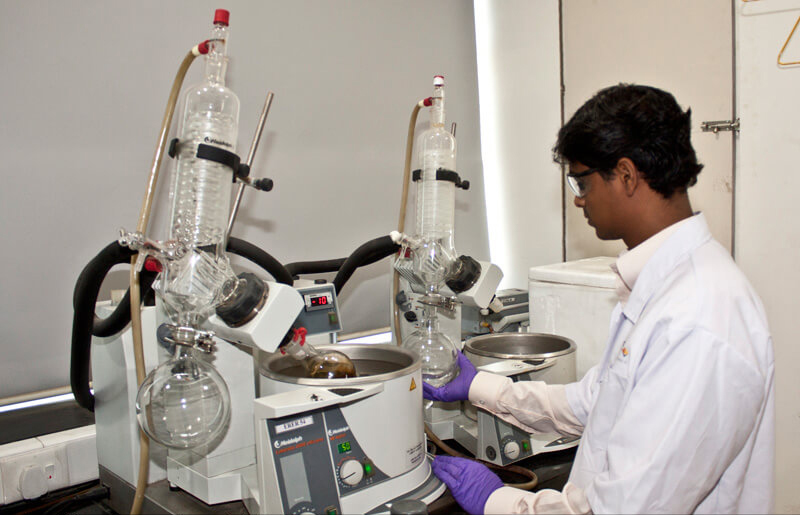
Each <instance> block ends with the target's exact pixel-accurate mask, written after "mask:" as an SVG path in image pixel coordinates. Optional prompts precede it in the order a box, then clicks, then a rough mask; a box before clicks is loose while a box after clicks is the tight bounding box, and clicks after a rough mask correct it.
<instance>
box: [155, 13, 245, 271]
mask: <svg viewBox="0 0 800 515" xmlns="http://www.w3.org/2000/svg"><path fill="white" fill-rule="evenodd" d="M228 31H229V29H228V12H227V11H224V10H222V9H219V10H217V12H216V14H215V16H214V28H213V31H212V36H211V39H210V40H209V42H208V44H209V52H208V55H207V56H206V66H205V79H204V80H203V82H201V83H200V84H198V85H197V86H194V87H192V88H189V89H188V90H187V92H186V100H185V106H184V117H183V120H182V122H181V127H180V128H179V130H178V134H180V136H179V140H180V147H179V149H180V150H179V152H178V156H177V166H176V168H175V173H174V175H173V180H172V184H171V189H170V197H171V199H172V214H171V225H170V239H174V240H178V241H179V242H181V243H184V244H185V245H187V246H194V247H207V246H214V247H215V253H216V254H217V256H220V255H221V253H222V252H223V251H224V249H223V248H222V247H223V245H224V238H225V230H226V228H227V224H228V214H229V211H230V202H231V187H232V184H233V182H232V177H231V173H232V171H231V169H230V168H228V167H226V166H223V165H221V164H219V163H216V162H213V161H209V160H206V159H199V158H197V157H196V155H197V147H198V145H199V144H200V143H205V144H207V145H212V146H216V147H220V148H223V149H225V150H228V151H230V152H235V151H236V140H237V136H238V127H239V98H238V97H237V96H236V94H235V93H233V92H232V91H231V90H230V89H228V88H227V87H225V71H226V66H227V50H226V46H227V41H228Z"/></svg>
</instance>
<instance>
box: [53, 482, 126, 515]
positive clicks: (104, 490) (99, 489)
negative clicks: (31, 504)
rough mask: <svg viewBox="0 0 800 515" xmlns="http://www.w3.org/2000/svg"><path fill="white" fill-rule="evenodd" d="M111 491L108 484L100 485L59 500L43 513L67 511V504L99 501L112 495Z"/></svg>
mask: <svg viewBox="0 0 800 515" xmlns="http://www.w3.org/2000/svg"><path fill="white" fill-rule="evenodd" d="M110 495H111V494H110V491H109V489H108V487H107V486H105V485H99V486H95V487H93V488H90V489H89V490H86V491H84V492H80V493H77V494H75V495H72V496H70V497H68V498H67V499H64V500H63V501H59V502H57V503H55V504H54V505H52V506H50V507H49V508H47V509H46V510H45V511H44V512H43V513H42V515H53V514H56V513H65V512H66V511H67V510H66V508H67V506H69V505H71V504H74V503H78V502H87V501H99V500H100V499H108V498H109V497H110Z"/></svg>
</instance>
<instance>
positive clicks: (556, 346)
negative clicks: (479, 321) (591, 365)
mask: <svg viewBox="0 0 800 515" xmlns="http://www.w3.org/2000/svg"><path fill="white" fill-rule="evenodd" d="M575 349H576V346H575V342H573V341H572V340H570V339H569V338H565V337H563V336H558V335H555V334H545V333H494V334H485V335H482V336H476V337H475V338H472V339H470V340H467V343H466V345H465V346H464V352H467V353H471V354H476V355H478V356H485V357H490V358H500V359H548V358H557V357H559V356H565V355H567V354H570V353H572V352H575Z"/></svg>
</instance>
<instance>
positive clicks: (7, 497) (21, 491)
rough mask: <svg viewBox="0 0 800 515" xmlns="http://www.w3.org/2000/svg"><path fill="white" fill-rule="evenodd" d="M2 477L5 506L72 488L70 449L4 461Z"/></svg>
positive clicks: (1, 464) (39, 450)
mask: <svg viewBox="0 0 800 515" xmlns="http://www.w3.org/2000/svg"><path fill="white" fill-rule="evenodd" d="M0 475H2V480H3V502H4V503H5V504H8V503H11V502H15V501H19V500H21V499H35V498H37V497H41V496H42V495H44V494H46V493H47V492H50V491H52V490H57V489H59V488H64V487H65V486H68V485H69V473H68V470H67V453H66V448H65V447H64V446H60V447H57V448H55V449H38V450H34V451H28V452H26V453H23V454H19V455H16V456H10V457H6V458H3V459H2V461H0ZM42 490H44V491H42Z"/></svg>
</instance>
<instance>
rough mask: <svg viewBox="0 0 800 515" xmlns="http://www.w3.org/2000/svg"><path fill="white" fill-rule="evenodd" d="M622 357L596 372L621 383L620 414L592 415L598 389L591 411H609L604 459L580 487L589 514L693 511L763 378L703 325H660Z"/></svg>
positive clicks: (758, 397) (724, 462) (599, 406)
mask: <svg viewBox="0 0 800 515" xmlns="http://www.w3.org/2000/svg"><path fill="white" fill-rule="evenodd" d="M626 359H627V358H626V357H623V356H620V357H619V358H618V359H617V361H616V362H614V363H613V364H612V365H611V367H610V368H609V370H608V371H607V375H605V376H604V378H603V379H602V380H603V381H608V382H609V385H608V386H607V388H611V387H613V386H614V384H615V383H616V384H618V385H619V386H620V387H621V388H623V389H625V390H626V391H627V394H626V396H627V399H626V400H624V401H623V404H622V405H620V408H619V412H618V413H616V416H615V414H614V413H605V414H602V413H600V412H602V411H603V410H604V408H605V407H608V406H606V405H605V399H604V397H603V394H602V393H600V394H598V398H597V399H596V404H595V406H594V411H593V414H592V417H593V418H592V421H591V423H592V424H594V423H595V420H594V417H595V412H598V413H597V415H602V416H606V417H609V418H607V419H605V420H608V421H609V422H608V423H609V424H610V425H609V433H608V442H607V453H605V456H607V466H605V467H602V468H603V469H605V470H604V471H603V472H601V473H599V474H597V475H595V476H593V477H592V478H591V479H590V481H589V482H588V484H584V485H581V486H583V488H584V491H585V493H586V497H587V498H588V500H589V504H590V505H591V507H592V509H593V510H594V512H595V513H692V512H694V511H695V509H696V507H697V506H698V505H699V503H700V502H701V501H704V499H705V498H706V496H707V495H708V494H709V492H711V490H712V489H713V488H714V486H715V485H716V484H717V483H718V482H719V481H720V478H721V477H722V474H723V473H724V472H725V470H726V469H727V467H728V466H729V464H730V463H731V462H732V461H733V460H734V459H735V458H736V457H737V455H738V454H739V453H740V452H741V451H742V449H743V448H744V446H745V444H746V442H747V439H748V437H749V435H750V433H751V432H752V430H753V426H754V424H755V421H756V420H757V419H758V417H757V415H758V413H759V410H760V406H761V403H762V400H763V397H764V387H763V385H764V381H765V379H764V377H762V374H761V372H760V371H759V370H758V368H756V366H755V365H754V364H753V363H752V361H749V360H747V359H746V358H745V357H744V356H743V355H741V354H739V352H738V351H737V350H736V349H735V348H734V346H732V345H730V344H728V343H726V342H723V341H720V340H719V339H718V338H716V337H715V336H714V335H713V334H711V333H709V332H706V331H703V330H702V329H685V330H680V329H675V328H673V329H667V330H665V331H664V332H663V333H661V334H660V335H654V340H653V342H651V344H650V345H649V346H648V347H647V352H646V354H644V356H642V357H640V358H638V359H639V362H638V363H636V364H635V366H628V365H630V363H627V362H626ZM631 381H633V383H631ZM626 385H627V386H631V385H632V388H626ZM609 406H610V405H609ZM606 411H608V410H606ZM597 423H598V424H604V423H605V421H604V420H601V419H598V420H597ZM587 452H588V454H589V456H588V459H589V460H594V459H600V458H599V455H598V458H595V457H593V456H591V454H592V451H591V450H588V451H587ZM573 472H574V471H573ZM740 487H743V485H740Z"/></svg>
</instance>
